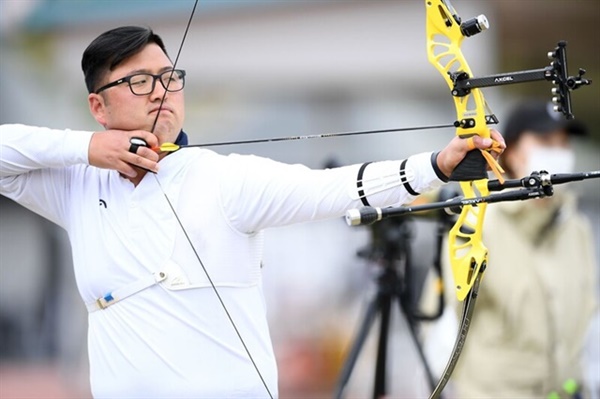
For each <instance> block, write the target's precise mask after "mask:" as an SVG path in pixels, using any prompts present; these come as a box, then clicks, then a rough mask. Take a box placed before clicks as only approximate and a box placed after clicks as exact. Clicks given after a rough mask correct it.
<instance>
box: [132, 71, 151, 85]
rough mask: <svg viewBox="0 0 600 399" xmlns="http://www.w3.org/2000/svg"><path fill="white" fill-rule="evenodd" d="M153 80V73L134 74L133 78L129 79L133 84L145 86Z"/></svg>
mask: <svg viewBox="0 0 600 399" xmlns="http://www.w3.org/2000/svg"><path fill="white" fill-rule="evenodd" d="M151 81H152V76H151V75H146V74H141V75H134V76H132V77H131V79H130V80H129V84H130V85H132V86H144V85H147V84H148V82H151Z"/></svg>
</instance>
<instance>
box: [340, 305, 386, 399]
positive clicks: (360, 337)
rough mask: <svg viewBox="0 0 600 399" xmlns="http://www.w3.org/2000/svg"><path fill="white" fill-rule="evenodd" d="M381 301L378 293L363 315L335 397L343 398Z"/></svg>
mask: <svg viewBox="0 0 600 399" xmlns="http://www.w3.org/2000/svg"><path fill="white" fill-rule="evenodd" d="M379 302H380V295H379V294H377V295H376V296H375V297H374V298H373V300H372V301H371V303H369V306H368V307H367V311H366V312H365V315H364V317H363V321H362V322H361V325H360V328H359V330H358V333H357V334H356V338H355V339H354V343H353V344H352V348H350V353H349V354H348V357H347V358H346V361H345V362H344V367H343V368H342V372H341V374H340V379H339V381H338V385H337V387H336V390H335V396H334V397H335V398H336V399H341V397H342V393H343V392H344V388H345V387H346V384H348V380H349V379H350V375H351V374H352V370H353V369H354V365H355V364H356V360H357V359H358V355H359V354H360V350H361V349H362V346H363V345H364V343H365V340H366V339H367V335H368V334H369V330H370V329H371V326H372V325H373V321H374V320H375V316H376V315H377V312H378V311H379Z"/></svg>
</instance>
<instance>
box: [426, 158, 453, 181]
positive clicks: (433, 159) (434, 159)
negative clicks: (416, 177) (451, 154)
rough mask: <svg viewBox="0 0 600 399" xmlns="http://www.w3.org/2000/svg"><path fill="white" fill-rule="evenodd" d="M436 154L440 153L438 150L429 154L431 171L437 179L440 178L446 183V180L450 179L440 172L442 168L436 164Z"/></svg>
mask: <svg viewBox="0 0 600 399" xmlns="http://www.w3.org/2000/svg"><path fill="white" fill-rule="evenodd" d="M438 155H440V152H439V151H438V152H434V153H432V154H431V166H432V167H433V171H434V172H435V175H436V176H437V177H438V179H440V180H441V181H443V182H444V183H448V181H449V180H450V179H449V178H448V176H446V175H445V174H443V173H442V170H441V169H440V167H439V166H438V163H437V157H438Z"/></svg>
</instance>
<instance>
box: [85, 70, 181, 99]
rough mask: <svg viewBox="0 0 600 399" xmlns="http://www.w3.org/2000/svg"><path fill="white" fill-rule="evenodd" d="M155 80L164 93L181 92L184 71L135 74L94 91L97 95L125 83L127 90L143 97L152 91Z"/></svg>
mask: <svg viewBox="0 0 600 399" xmlns="http://www.w3.org/2000/svg"><path fill="white" fill-rule="evenodd" d="M157 80H158V81H159V82H160V84H161V85H162V86H163V87H164V88H165V90H166V91H171V92H175V91H180V90H183V86H185V71H184V70H183V69H174V70H169V71H165V72H163V73H160V74H158V75H152V74H151V73H136V74H134V75H129V76H125V77H124V78H121V79H119V80H115V81H114V82H110V83H108V84H106V85H104V86H102V87H101V88H99V89H98V90H96V91H95V93H96V94H99V93H100V92H102V91H104V90H106V89H109V88H111V87H113V86H117V85H120V84H121V83H125V82H127V83H128V84H129V89H130V90H131V92H132V93H133V94H135V95H136V96H145V95H147V94H150V93H152V92H153V91H154V87H155V85H156V81H157Z"/></svg>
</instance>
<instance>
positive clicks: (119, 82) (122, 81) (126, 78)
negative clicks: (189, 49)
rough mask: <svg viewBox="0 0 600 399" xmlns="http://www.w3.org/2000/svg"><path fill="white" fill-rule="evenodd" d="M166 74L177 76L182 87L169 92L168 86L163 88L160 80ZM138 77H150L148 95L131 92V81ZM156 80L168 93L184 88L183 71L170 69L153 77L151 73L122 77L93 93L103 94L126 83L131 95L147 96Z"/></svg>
mask: <svg viewBox="0 0 600 399" xmlns="http://www.w3.org/2000/svg"><path fill="white" fill-rule="evenodd" d="M166 73H168V74H173V75H174V74H179V75H180V76H181V80H182V81H183V84H182V86H181V88H180V89H177V90H171V89H169V88H168V87H167V86H169V85H168V84H167V85H166V86H165V84H164V82H163V81H162V79H161V76H163V75H164V74H166ZM139 75H146V76H152V88H151V89H150V91H149V92H148V93H145V94H137V93H136V92H134V91H133V88H132V87H131V79H132V78H134V77H136V76H139ZM157 80H158V81H159V82H160V84H161V85H162V87H164V89H165V90H166V91H168V92H171V93H175V92H178V91H181V90H183V88H184V87H185V70H183V69H170V70H167V71H164V72H161V73H159V74H158V75H154V74H151V73H142V72H140V73H134V74H133V75H128V76H125V77H122V78H121V79H117V80H115V81H113V82H110V83H107V84H105V85H104V86H102V87H100V88H99V89H98V90H96V91H94V93H95V94H100V93H101V92H103V91H104V90H106V89H110V88H111V87H114V86H118V85H120V84H122V83H125V82H127V86H129V90H131V93H132V94H133V95H135V96H147V95H148V94H150V93H152V92H153V91H154V89H155V88H156V81H157Z"/></svg>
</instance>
